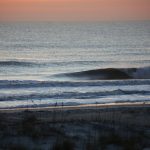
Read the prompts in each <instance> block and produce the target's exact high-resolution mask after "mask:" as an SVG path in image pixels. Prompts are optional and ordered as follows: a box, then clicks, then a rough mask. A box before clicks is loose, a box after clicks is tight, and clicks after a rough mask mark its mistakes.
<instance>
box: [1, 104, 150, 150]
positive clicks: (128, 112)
mask: <svg viewBox="0 0 150 150" xmlns="http://www.w3.org/2000/svg"><path fill="white" fill-rule="evenodd" d="M149 116H150V104H149V103H140V102H139V103H124V104H122V103H117V104H89V105H79V106H57V107H53V106H50V107H40V108H15V109H3V110H0V129H1V130H0V149H13V148H14V149H15V148H16V149H17V148H19V149H23V148H24V149H29V150H30V149H44V150H49V149H52V150H55V149H61V150H63V149H65V150H67V148H64V147H65V146H66V145H67V146H68V147H69V146H70V147H69V148H68V149H69V150H72V149H77V150H83V149H84V150H97V149H109V148H110V149H112V150H113V149H114V150H117V149H118V150H119V149H122V150H124V149H125V150H128V149H129V150H130V149H131V148H132V150H134V149H136V150H138V149H143V150H144V148H150V117H149ZM100 139H101V140H100ZM102 139H103V140H102ZM108 139H109V140H108ZM114 139H116V140H114ZM129 141H130V142H129ZM8 143H9V144H8ZM88 145H89V146H88ZM96 147H97V148H96Z"/></svg>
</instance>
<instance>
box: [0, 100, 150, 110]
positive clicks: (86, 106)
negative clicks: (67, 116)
mask: <svg viewBox="0 0 150 150" xmlns="http://www.w3.org/2000/svg"><path fill="white" fill-rule="evenodd" d="M116 107H118V108H119V107H150V102H125V103H106V104H98V103H97V104H80V105H63V106H61V105H59V106H41V107H39V106H38V107H16V108H2V109H0V112H11V111H12V112H17V111H25V110H30V111H54V110H80V109H81V110H82V109H107V108H116Z"/></svg>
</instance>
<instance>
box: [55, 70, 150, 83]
mask: <svg viewBox="0 0 150 150" xmlns="http://www.w3.org/2000/svg"><path fill="white" fill-rule="evenodd" d="M55 76H57V77H70V78H74V79H80V80H81V79H82V80H123V79H150V67H143V68H106V69H96V70H87V71H81V72H73V73H64V74H58V75H55Z"/></svg>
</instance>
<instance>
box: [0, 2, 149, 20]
mask: <svg viewBox="0 0 150 150" xmlns="http://www.w3.org/2000/svg"><path fill="white" fill-rule="evenodd" d="M14 20H20V21H24V20H26V21H30V20H31V21H32V20H35V21H82V20H83V21H100V20H150V0H0V21H14Z"/></svg>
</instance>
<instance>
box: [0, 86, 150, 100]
mask: <svg viewBox="0 0 150 150" xmlns="http://www.w3.org/2000/svg"><path fill="white" fill-rule="evenodd" d="M132 94H138V95H140V94H142V95H150V92H149V91H145V90H143V91H139V90H133V91H130V90H121V89H118V90H113V91H101V92H62V93H32V94H22V95H5V96H0V101H10V100H11V101H13V100H28V99H29V100H41V99H42V100H43V99H96V98H100V97H104V96H109V95H118V96H119V95H132Z"/></svg>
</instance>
